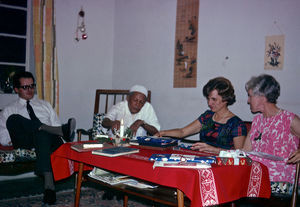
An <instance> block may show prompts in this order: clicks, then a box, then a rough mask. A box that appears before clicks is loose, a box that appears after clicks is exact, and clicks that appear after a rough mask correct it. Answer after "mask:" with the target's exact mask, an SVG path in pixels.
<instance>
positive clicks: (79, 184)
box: [75, 162, 84, 207]
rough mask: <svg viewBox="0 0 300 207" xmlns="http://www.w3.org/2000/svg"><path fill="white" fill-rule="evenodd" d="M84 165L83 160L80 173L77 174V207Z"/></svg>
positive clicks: (76, 205) (77, 205)
mask: <svg viewBox="0 0 300 207" xmlns="http://www.w3.org/2000/svg"><path fill="white" fill-rule="evenodd" d="M83 166H84V164H83V163H82V162H80V163H79V171H78V175H77V185H76V195H75V207H79V201H80V191H81V183H82V173H83Z"/></svg>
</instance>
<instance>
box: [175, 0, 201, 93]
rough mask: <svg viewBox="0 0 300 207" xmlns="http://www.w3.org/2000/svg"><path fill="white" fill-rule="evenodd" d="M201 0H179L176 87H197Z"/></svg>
mask: <svg viewBox="0 0 300 207" xmlns="http://www.w3.org/2000/svg"><path fill="white" fill-rule="evenodd" d="M198 13H199V0H188V1H187V0H177V12H176V34H175V41H176V42H175V60H174V82H173V87H174V88H191V87H197V47H198Z"/></svg>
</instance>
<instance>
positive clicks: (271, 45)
mask: <svg viewBox="0 0 300 207" xmlns="http://www.w3.org/2000/svg"><path fill="white" fill-rule="evenodd" d="M283 61H284V35H273V36H266V40H265V58H264V68H265V69H266V70H282V68H283Z"/></svg>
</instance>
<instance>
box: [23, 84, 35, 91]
mask: <svg viewBox="0 0 300 207" xmlns="http://www.w3.org/2000/svg"><path fill="white" fill-rule="evenodd" d="M35 86H36V84H35V83H33V84H30V85H24V86H19V88H22V89H23V90H29V89H34V88H35Z"/></svg>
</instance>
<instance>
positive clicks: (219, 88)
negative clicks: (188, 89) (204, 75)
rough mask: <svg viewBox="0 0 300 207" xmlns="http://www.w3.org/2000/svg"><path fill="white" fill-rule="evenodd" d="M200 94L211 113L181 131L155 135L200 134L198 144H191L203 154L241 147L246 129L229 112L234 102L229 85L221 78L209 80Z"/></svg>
mask: <svg viewBox="0 0 300 207" xmlns="http://www.w3.org/2000/svg"><path fill="white" fill-rule="evenodd" d="M203 95H204V96H205V97H206V99H207V104H208V107H209V108H210V110H207V111H206V112H204V113H203V114H201V116H200V117H199V118H198V119H196V120H195V121H193V122H192V123H190V124H189V125H187V126H185V127H183V128H178V129H170V130H163V131H160V132H159V133H158V134H157V135H158V136H170V137H177V138H184V137H186V136H189V135H192V134H196V133H199V137H200V142H197V143H195V144H193V145H192V149H193V150H199V151H203V152H210V153H219V152H220V151H221V150H224V149H239V148H242V146H243V143H244V139H245V136H246V135H247V129H246V126H245V124H244V122H243V121H242V120H241V119H240V118H239V117H237V116H236V115H235V114H233V113H232V112H231V111H230V110H229V109H228V106H229V105H232V104H233V103H234V102H235V94H234V89H233V86H232V84H231V82H230V81H229V80H228V79H226V78H224V77H217V78H214V79H211V80H210V81H208V83H207V84H206V85H205V86H204V88H203Z"/></svg>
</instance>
